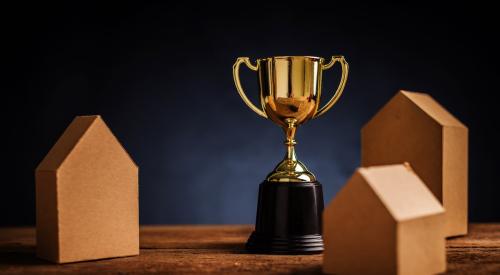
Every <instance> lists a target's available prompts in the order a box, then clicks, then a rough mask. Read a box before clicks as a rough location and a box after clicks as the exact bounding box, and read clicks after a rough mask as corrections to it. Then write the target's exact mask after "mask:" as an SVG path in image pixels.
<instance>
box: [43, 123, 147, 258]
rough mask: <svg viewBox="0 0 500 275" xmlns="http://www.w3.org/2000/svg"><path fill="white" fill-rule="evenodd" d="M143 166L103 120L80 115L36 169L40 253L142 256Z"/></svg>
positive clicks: (88, 256) (56, 256)
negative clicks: (140, 188) (140, 200)
mask: <svg viewBox="0 0 500 275" xmlns="http://www.w3.org/2000/svg"><path fill="white" fill-rule="evenodd" d="M138 171H139V170H138V167H137V166H136V164H135V163H134V161H133V160H132V159H131V158H130V156H129V155H128V154H127V152H126V151H125V149H124V148H123V147H122V146H121V144H120V143H119V142H118V140H117V139H116V138H115V136H114V135H113V133H112V132H111V131H110V130H109V128H108V127H107V126H106V124H105V123H104V121H103V120H102V119H101V117H100V116H78V117H76V118H75V119H74V120H73V122H72V123H71V124H70V125H69V127H68V128H67V129H66V131H65V132H64V133H63V135H62V136H61V137H60V138H59V140H58V141H57V143H56V144H55V145H54V147H52V149H51V150H50V152H49V153H48V154H47V156H45V158H44V159H43V161H42V162H41V163H40V165H39V166H38V167H37V168H36V172H35V174H36V176H35V177H36V227H37V236H36V239H37V255H38V257H40V258H44V259H46V260H49V261H53V262H56V263H67V262H76V261H85V260H94V259H101V258H110V257H120V256H130V255H138V254H139V212H138Z"/></svg>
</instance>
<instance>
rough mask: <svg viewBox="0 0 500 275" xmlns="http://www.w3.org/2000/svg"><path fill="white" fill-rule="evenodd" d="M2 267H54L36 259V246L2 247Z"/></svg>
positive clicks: (0, 254)
mask: <svg viewBox="0 0 500 275" xmlns="http://www.w3.org/2000/svg"><path fill="white" fill-rule="evenodd" d="M0 265H25V266H27V265H31V266H33V265H52V264H51V263H49V262H47V261H45V260H42V259H39V258H37V257H36V253H35V246H19V245H15V246H12V247H2V249H0Z"/></svg>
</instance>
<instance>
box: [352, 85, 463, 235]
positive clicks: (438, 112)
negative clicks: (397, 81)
mask: <svg viewBox="0 0 500 275" xmlns="http://www.w3.org/2000/svg"><path fill="white" fill-rule="evenodd" d="M467 146H468V130H467V127H466V126H465V125H464V124H462V123H461V122H460V121H458V120H457V119H456V118H455V117H453V115H451V114H450V113H449V112H447V111H446V110H445V109H444V108H443V107H442V106H441V105H439V103H437V102H436V101H435V100H434V99H432V98H431V97H430V96H429V95H427V94H422V93H414V92H406V91H400V92H399V93H397V94H396V95H395V96H394V97H393V98H392V99H391V100H390V101H389V102H388V103H387V104H386V105H385V106H384V107H383V108H382V109H381V110H380V111H379V112H378V113H377V114H376V115H375V116H374V117H373V118H372V119H371V120H370V121H369V122H368V123H367V124H366V125H365V126H364V127H363V129H362V130H361V165H362V166H365V167H366V166H373V165H387V164H396V163H403V162H409V163H410V164H411V166H412V167H413V169H414V170H415V172H416V173H417V175H418V176H419V177H420V178H421V179H422V180H423V182H425V184H426V185H427V187H429V189H430V190H431V191H432V193H433V194H434V195H435V196H436V198H438V200H439V201H440V202H441V203H442V205H443V206H444V208H445V209H446V213H445V220H446V236H448V237H449V236H458V235H464V234H467V169H468V168H467V166H468V163H467V159H468V152H467V150H468V148H467Z"/></svg>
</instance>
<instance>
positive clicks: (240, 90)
mask: <svg viewBox="0 0 500 275" xmlns="http://www.w3.org/2000/svg"><path fill="white" fill-rule="evenodd" d="M241 63H245V65H247V67H248V68H249V69H250V70H252V71H257V69H258V68H257V66H254V65H252V63H250V59H249V58H248V57H238V59H237V60H236V62H235V63H234V65H233V78H234V84H236V90H238V93H239V94H240V96H241V99H243V102H245V104H246V105H247V106H248V107H249V108H250V109H252V111H254V112H255V113H257V114H258V115H259V116H261V117H264V118H267V115H266V113H265V112H264V111H262V110H261V109H259V108H258V107H257V106H255V105H254V104H253V103H252V101H250V100H249V99H248V97H247V95H246V94H245V91H243V87H242V86H241V82H240V65H241Z"/></svg>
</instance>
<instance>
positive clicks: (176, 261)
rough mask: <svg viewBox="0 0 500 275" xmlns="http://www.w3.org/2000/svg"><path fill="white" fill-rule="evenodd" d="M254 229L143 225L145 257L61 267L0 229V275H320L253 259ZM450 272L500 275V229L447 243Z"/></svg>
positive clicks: (301, 259)
mask: <svg viewBox="0 0 500 275" xmlns="http://www.w3.org/2000/svg"><path fill="white" fill-rule="evenodd" d="M251 231H252V226H248V225H214V226H206V225H203V226H195V225H186V226H143V227H142V228H141V235H140V239H141V255H139V256H136V257H126V258H115V259H105V260H98V261H90V262H80V263H71V264H63V265H56V264H52V263H49V262H46V261H43V260H40V259H37V258H36V257H35V230H34V228H0V274H40V273H43V274H53V273H61V274H62V273H66V274H70V273H86V274H89V273H91V274H94V273H106V274H109V273H115V274H116V273H119V274H129V273H153V272H160V273H171V274H177V273H191V274H198V273H249V274H276V273H295V274H314V273H316V274H318V273H321V262H322V255H321V254H320V255H299V256H286V255H256V254H248V253H246V252H245V250H244V244H245V242H246V239H247V237H248V235H249V234H250V232H251ZM447 260H448V273H450V274H495V273H496V274H500V224H472V225H470V228H469V235H468V236H466V237H459V238H453V239H449V240H448V241H447Z"/></svg>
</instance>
